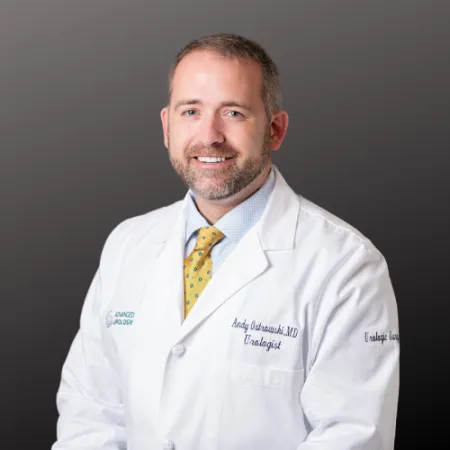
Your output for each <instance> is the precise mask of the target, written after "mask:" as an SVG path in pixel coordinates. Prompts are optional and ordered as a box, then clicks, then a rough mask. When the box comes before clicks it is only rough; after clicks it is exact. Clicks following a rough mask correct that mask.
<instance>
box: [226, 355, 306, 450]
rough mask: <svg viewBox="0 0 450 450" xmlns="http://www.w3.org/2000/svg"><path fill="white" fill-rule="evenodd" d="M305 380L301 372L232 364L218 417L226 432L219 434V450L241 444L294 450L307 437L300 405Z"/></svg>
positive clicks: (233, 447) (255, 365)
mask: <svg viewBox="0 0 450 450" xmlns="http://www.w3.org/2000/svg"><path fill="white" fill-rule="evenodd" d="M303 378H304V371H303V370H302V369H294V370H290V369H284V368H279V367H275V366H261V365H257V364H250V363H247V362H244V361H230V362H229V363H228V369H227V371H226V374H225V380H224V381H225V382H224V384H223V389H224V391H223V397H222V402H221V406H220V409H219V410H220V413H219V416H218V423H220V430H225V431H224V432H220V433H219V435H220V442H221V446H220V449H221V450H222V448H223V449H235V448H236V449H241V448H243V447H242V442H246V443H247V444H248V445H247V448H258V449H261V450H265V449H271V450H272V449H274V448H286V449H290V448H295V447H293V446H292V444H293V442H294V441H295V440H296V439H301V437H302V436H304V433H305V428H304V423H303V416H302V411H301V406H300V402H299V398H300V392H301V388H302V386H303V381H304V379H303ZM226 430H228V432H227V431H226ZM229 430H234V431H237V430H239V432H236V433H234V432H233V433H229ZM275 430H276V432H275ZM291 439H293V440H292V441H291ZM297 442H299V441H297Z"/></svg>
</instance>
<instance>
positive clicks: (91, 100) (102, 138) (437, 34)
mask: <svg viewBox="0 0 450 450" xmlns="http://www.w3.org/2000/svg"><path fill="white" fill-rule="evenodd" d="M449 24H450V2H449V1H448V0H446V1H444V0H443V1H433V0H423V1H416V0H399V1H396V0H390V1H388V0H378V1H375V0H373V1H363V0H352V1H346V0H342V1H338V0H327V1H322V0H314V1H302V0H300V1H298V0H297V1H294V0H277V1H273V2H270V1H267V0H258V1H256V0H254V1H244V0H227V1H217V0H216V1H211V0H195V1H192V0H191V1H180V0H178V1H170V0H164V1H160V0H147V1H144V0H127V1H125V0H90V1H82V0H77V1H75V0H73V1H68V0H66V1H63V0H59V1H57V0H53V1H50V0H35V1H32V0H29V1H21V0H14V1H8V0H0V170H1V173H0V198H1V205H0V214H1V216H0V217H1V220H0V223H1V225H0V226H1V229H0V231H1V232H0V240H1V241H0V249H1V252H0V254H1V272H0V273H1V283H0V289H1V311H2V320H1V326H0V330H1V331H0V333H1V347H0V348H1V361H2V369H1V377H2V378H1V405H2V407H1V411H2V412H1V426H0V429H1V431H2V442H3V443H4V444H6V443H8V444H9V447H8V448H17V449H21V450H27V449H30V450H31V449H33V450H40V449H48V448H49V447H50V445H51V443H52V442H53V440H54V438H55V424H56V417H57V416H56V409H55V394H56V389H57V387H58V383H59V377H60V370H61V365H62V363H63V361H64V358H65V356H66V354H67V351H68V348H69V345H70V342H71V340H72V338H73V336H74V334H75V332H76V329H77V327H78V319H79V313H80V309H81V306H82V302H83V300H84V296H85V294H86V291H87V288H88V286H89V283H90V281H91V279H92V276H93V274H94V271H95V269H96V266H97V263H98V258H99V255H100V251H101V248H102V245H103V243H104V240H105V238H106V236H107V234H108V233H109V232H110V231H111V229H112V228H113V227H114V226H115V225H116V224H117V223H118V222H120V221H121V220H123V219H125V218H127V217H130V216H134V215H137V214H141V213H143V212H146V211H148V210H151V209H154V208H157V207H160V206H162V205H165V204H168V203H170V202H173V201H175V200H178V199H180V198H181V197H182V196H183V195H184V193H185V188H184V186H183V185H182V184H181V182H180V181H179V180H178V179H177V177H176V175H175V172H174V171H173V169H172V168H171V166H170V164H169V161H168V158H167V153H166V150H165V148H164V146H163V141H162V132H161V129H160V121H159V111H160V109H161V107H162V106H163V105H164V103H165V101H166V73H167V71H168V68H169V65H170V63H171V61H172V59H173V58H174V56H175V53H176V52H177V51H178V50H179V49H180V48H181V47H182V46H183V45H184V44H185V43H187V42H188V41H189V40H191V39H193V38H195V37H198V36H200V35H204V34H209V33H215V32H224V31H225V32H236V33H241V34H244V35H245V36H247V37H250V38H252V39H256V40H257V41H259V42H260V43H261V44H262V45H263V46H265V47H266V49H267V50H268V51H269V53H270V54H271V55H272V56H273V58H274V59H275V61H276V63H277V64H278V66H279V68H280V71H281V74H282V77H281V80H282V89H283V99H284V107H285V109H287V110H288V112H289V114H290V127H289V130H288V134H287V138H286V140H285V143H284V144H283V146H282V148H281V149H280V151H279V152H277V153H276V154H275V155H274V156H275V158H274V161H275V163H276V164H277V165H278V167H279V168H280V170H281V171H282V173H283V175H284V176H285V178H286V179H287V181H288V182H289V183H290V184H291V186H292V187H293V188H294V189H295V190H297V191H298V192H300V193H302V194H303V195H304V196H306V197H307V198H309V199H310V200H312V201H314V202H316V203H318V204H320V205H321V206H323V207H325V208H327V209H328V210H330V211H331V212H333V213H334V214H336V215H338V216H340V217H341V218H343V219H344V220H347V221H348V222H350V223H351V224H353V225H354V226H356V227H357V228H359V229H360V230H361V231H362V232H363V233H365V234H366V235H367V236H368V237H369V238H370V239H372V240H373V242H374V243H375V244H376V245H377V246H378V247H379V249H380V250H381V251H382V252H383V253H384V255H385V257H386V259H387V261H388V265H389V267H390V273H391V278H392V280H393V284H394V288H395V291H396V294H397V299H398V305H399V313H400V330H401V342H402V346H401V349H402V352H401V364H402V365H401V393H400V405H399V416H398V427H397V445H396V448H397V449H400V448H439V446H438V445H437V443H436V441H435V439H436V437H437V436H438V435H442V436H444V437H445V436H446V435H447V433H448V432H447V430H448V423H447V422H448V420H446V419H448V417H449V414H448V390H449V385H448V380H449V379H450V373H449V362H448V355H449V350H448V344H449V326H448V322H449V319H448V316H449V313H450V307H449V302H450V292H449V287H448V284H449V269H450V264H449V256H448V253H449V250H450V248H449V247H450V245H449V241H450V239H449V229H450V212H449V205H448V204H449V194H450V182H449V170H450V135H449V134H450V133H449V117H450V111H449V104H450V89H449V80H450V57H449V47H450V45H449V42H450V25H449ZM439 408H443V411H440V412H439V411H438V409H439ZM446 441H447V442H448V440H447V439H446ZM444 442H445V441H444ZM11 445H13V446H12V447H11Z"/></svg>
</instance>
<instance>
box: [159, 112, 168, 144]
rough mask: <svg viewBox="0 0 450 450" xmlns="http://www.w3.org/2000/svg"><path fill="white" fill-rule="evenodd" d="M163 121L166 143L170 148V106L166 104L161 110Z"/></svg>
mask: <svg viewBox="0 0 450 450" xmlns="http://www.w3.org/2000/svg"><path fill="white" fill-rule="evenodd" d="M161 122H162V128H163V133H164V145H165V146H166V148H167V149H168V148H169V107H168V106H166V107H164V108H163V109H162V110H161Z"/></svg>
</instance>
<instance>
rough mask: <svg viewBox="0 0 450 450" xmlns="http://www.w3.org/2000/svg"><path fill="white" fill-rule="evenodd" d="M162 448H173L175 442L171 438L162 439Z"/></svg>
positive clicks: (165, 449)
mask: <svg viewBox="0 0 450 450" xmlns="http://www.w3.org/2000/svg"><path fill="white" fill-rule="evenodd" d="M163 450H175V442H173V441H171V440H167V441H164V443H163Z"/></svg>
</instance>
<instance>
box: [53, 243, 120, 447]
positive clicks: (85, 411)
mask: <svg viewBox="0 0 450 450" xmlns="http://www.w3.org/2000/svg"><path fill="white" fill-rule="evenodd" d="M110 239H111V236H110ZM110 239H109V240H107V242H106V244H105V246H104V249H103V252H102V258H101V262H100V266H99V268H98V270H97V272H96V274H95V276H94V278H93V280H92V283H91V285H90V287H89V290H88V293H87V295H86V298H85V301H84V304H83V308H82V311H81V317H80V327H79V330H78V332H77V334H76V336H75V338H74V340H73V342H72V345H71V347H70V350H69V353H68V355H67V358H66V360H65V362H64V364H63V368H62V374H61V381H60V386H59V389H58V392H57V396H56V402H57V408H58V413H59V417H58V423H57V440H56V442H55V443H54V444H53V446H52V450H113V449H114V450H118V449H121V450H122V449H126V448H127V445H126V440H125V423H124V411H123V402H122V395H121V388H120V385H119V380H118V374H117V370H116V369H115V368H114V367H112V366H111V364H110V363H109V360H108V358H107V355H106V353H105V349H104V346H103V343H102V335H101V328H100V327H101V323H100V321H99V318H100V315H101V314H100V311H101V304H102V300H103V298H104V297H105V296H107V293H108V290H109V289H110V287H109V286H108V285H109V284H111V282H112V277H114V276H115V274H114V271H115V270H116V269H115V266H116V265H117V264H116V260H117V255H115V252H114V251H112V247H114V246H115V245H114V246H113V245H112V244H111V243H110V242H109V241H110ZM111 253H113V254H111Z"/></svg>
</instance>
